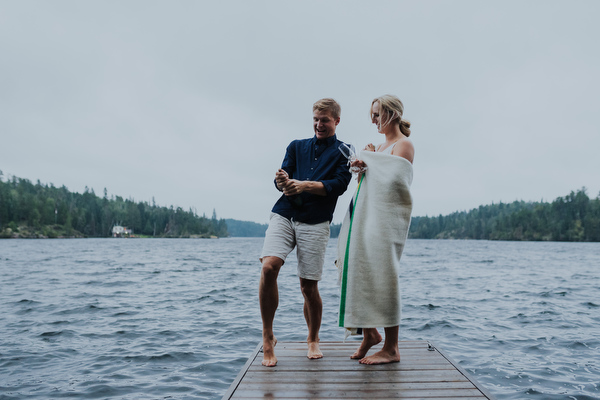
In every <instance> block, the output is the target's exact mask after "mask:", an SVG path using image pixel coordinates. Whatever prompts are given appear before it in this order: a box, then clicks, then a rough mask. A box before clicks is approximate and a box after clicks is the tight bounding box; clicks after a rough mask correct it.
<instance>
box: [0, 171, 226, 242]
mask: <svg viewBox="0 0 600 400" xmlns="http://www.w3.org/2000/svg"><path fill="white" fill-rule="evenodd" d="M1 178H2V172H1V171H0V237H15V236H21V237H23V236H24V237H36V236H37V237H39V236H41V237H61V236H65V237H109V236H111V235H112V228H113V226H114V225H123V226H126V227H127V228H129V229H132V230H133V233H134V235H138V236H151V237H215V236H216V237H224V236H228V232H227V224H226V222H225V220H223V219H220V220H218V219H217V216H216V212H215V211H213V215H212V218H207V217H205V216H204V215H203V216H198V215H197V214H196V212H195V211H193V210H191V209H190V210H188V211H185V210H183V209H182V208H181V207H177V208H174V207H173V206H171V207H168V208H167V207H161V206H157V205H156V203H155V202H154V199H153V200H152V204H149V203H148V202H135V201H134V200H132V199H123V198H122V197H120V196H111V197H110V198H109V197H108V193H107V190H106V189H104V196H103V197H98V196H97V195H96V194H95V193H94V190H93V189H92V190H90V189H88V188H87V187H86V188H85V191H84V193H74V192H71V191H69V190H68V189H67V188H66V187H65V186H62V187H60V188H58V187H55V186H54V185H52V184H50V185H47V184H42V183H40V181H39V180H38V181H37V183H36V184H33V183H32V182H31V181H29V180H28V179H22V178H18V177H15V176H12V177H9V178H8V179H7V180H6V181H4V180H3V179H1ZM19 231H26V232H27V233H25V234H23V232H21V234H19Z"/></svg>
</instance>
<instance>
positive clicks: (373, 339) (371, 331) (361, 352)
mask: <svg viewBox="0 0 600 400" xmlns="http://www.w3.org/2000/svg"><path fill="white" fill-rule="evenodd" d="M381 339H382V337H381V335H380V334H379V331H378V330H377V328H363V340H362V343H361V344H360V346H359V348H358V350H356V351H355V352H354V354H352V355H351V356H350V358H352V359H353V360H360V359H361V358H364V356H366V355H367V352H368V351H369V349H370V348H371V347H373V346H375V345H376V344H379V342H381Z"/></svg>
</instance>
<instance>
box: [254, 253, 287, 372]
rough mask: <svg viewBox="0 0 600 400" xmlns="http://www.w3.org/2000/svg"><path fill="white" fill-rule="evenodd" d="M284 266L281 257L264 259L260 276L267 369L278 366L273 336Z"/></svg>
mask: <svg viewBox="0 0 600 400" xmlns="http://www.w3.org/2000/svg"><path fill="white" fill-rule="evenodd" d="M282 265H283V260H282V259H281V258H279V257H264V258H263V265H262V271H261V274H260V283H259V286H258V299H259V302H260V315H261V317H262V323H263V332H262V337H263V360H262V365H264V366H265V367H274V366H275V365H277V357H275V344H277V339H276V338H275V335H274V334H273V320H274V319H275V311H277V306H278V305H279V290H278V288H277V276H278V275H279V270H280V269H281V266H282Z"/></svg>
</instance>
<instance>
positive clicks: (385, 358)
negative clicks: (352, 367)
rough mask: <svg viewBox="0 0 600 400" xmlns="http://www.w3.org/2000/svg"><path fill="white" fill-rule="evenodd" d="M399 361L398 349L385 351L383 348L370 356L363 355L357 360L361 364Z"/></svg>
mask: <svg viewBox="0 0 600 400" xmlns="http://www.w3.org/2000/svg"><path fill="white" fill-rule="evenodd" d="M395 362H400V353H399V352H398V351H394V352H391V353H390V352H387V351H384V350H380V351H378V352H377V353H375V354H373V355H372V356H369V357H365V358H363V359H362V360H360V361H359V363H361V364H369V365H373V364H389V363H395Z"/></svg>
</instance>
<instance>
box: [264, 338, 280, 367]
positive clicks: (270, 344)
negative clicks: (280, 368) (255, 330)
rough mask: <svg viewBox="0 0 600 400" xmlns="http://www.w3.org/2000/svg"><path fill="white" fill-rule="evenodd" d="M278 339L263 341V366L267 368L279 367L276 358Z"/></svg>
mask: <svg viewBox="0 0 600 400" xmlns="http://www.w3.org/2000/svg"><path fill="white" fill-rule="evenodd" d="M276 344H277V338H275V336H273V340H264V339H263V360H262V365H264V366H265V367H274V366H276V365H277V357H275V345H276Z"/></svg>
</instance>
